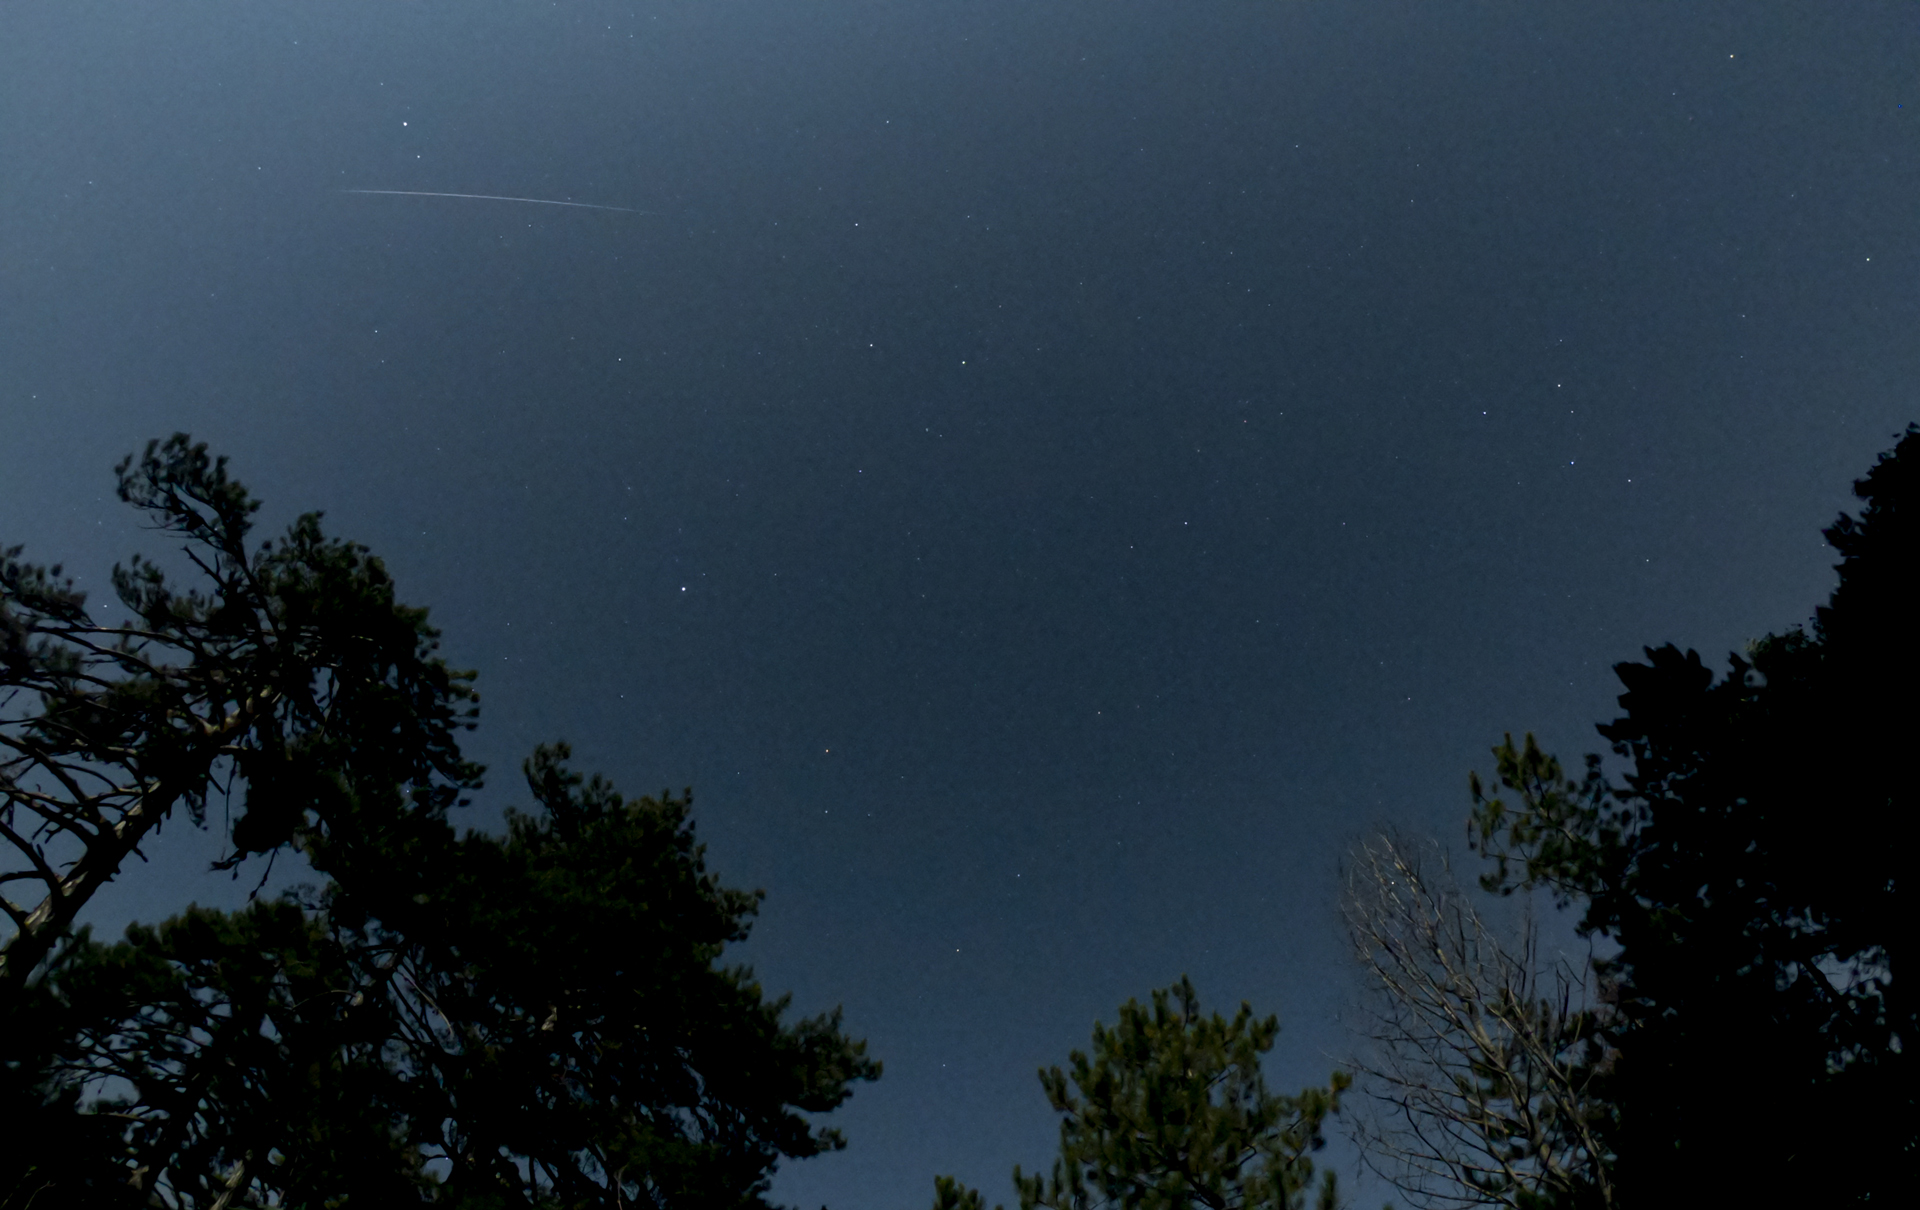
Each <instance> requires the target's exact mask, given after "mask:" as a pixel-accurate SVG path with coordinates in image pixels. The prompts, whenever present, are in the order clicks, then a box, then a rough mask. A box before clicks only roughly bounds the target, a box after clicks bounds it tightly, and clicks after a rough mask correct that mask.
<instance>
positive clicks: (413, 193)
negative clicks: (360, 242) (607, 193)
mask: <svg viewBox="0 0 1920 1210" xmlns="http://www.w3.org/2000/svg"><path fill="white" fill-rule="evenodd" d="M340 192H342V193H379V194H384V195H386V196H388V197H464V198H472V199H473V200H475V201H480V202H531V203H533V204H534V205H536V206H572V207H574V208H576V209H579V210H618V211H620V212H621V213H622V214H646V213H648V212H647V211H645V210H635V209H633V208H632V207H631V206H594V205H590V204H588V203H586V202H556V201H554V200H553V199H552V198H545V197H501V196H499V195H498V194H493V193H428V192H426V191H424V190H420V189H342V190H341V191H340Z"/></svg>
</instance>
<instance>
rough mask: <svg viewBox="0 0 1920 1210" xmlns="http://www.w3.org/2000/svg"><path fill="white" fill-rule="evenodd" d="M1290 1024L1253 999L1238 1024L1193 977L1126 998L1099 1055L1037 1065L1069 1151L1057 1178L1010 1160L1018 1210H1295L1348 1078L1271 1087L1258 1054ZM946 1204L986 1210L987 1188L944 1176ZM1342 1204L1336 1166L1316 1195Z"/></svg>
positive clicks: (1099, 1032) (953, 1209)
mask: <svg viewBox="0 0 1920 1210" xmlns="http://www.w3.org/2000/svg"><path fill="white" fill-rule="evenodd" d="M1279 1031H1280V1022H1279V1019H1278V1018H1276V1017H1266V1018H1264V1019H1261V1020H1256V1019H1255V1018H1254V1016H1253V1010H1252V1008H1250V1007H1249V1006H1247V1005H1245V1004H1242V1005H1241V1006H1240V1011H1239V1012H1237V1013H1236V1014H1234V1017H1233V1019H1232V1020H1228V1019H1226V1018H1225V1017H1222V1016H1221V1015H1220V1014H1218V1013H1214V1014H1212V1015H1211V1016H1205V1015H1202V1013H1201V1011H1200V1003H1199V996H1198V995H1197V994H1196V993H1195V991H1194V989H1193V984H1192V983H1191V982H1189V981H1188V980H1186V979H1184V978H1183V979H1181V981H1180V982H1179V983H1178V984H1176V985H1175V986H1173V987H1171V988H1167V989H1164V990H1160V991H1156V992H1154V993H1153V995H1152V1004H1151V1006H1148V1005H1143V1004H1141V1003H1140V1002H1139V1001H1137V1000H1129V1001H1127V1003H1126V1004H1124V1005H1122V1006H1121V1008H1120V1020H1119V1022H1118V1023H1117V1024H1116V1025H1114V1026H1113V1027H1112V1028H1108V1027H1107V1026H1104V1025H1099V1024H1096V1025H1095V1026H1094V1030H1093V1052H1092V1054H1090V1055H1089V1054H1087V1053H1085V1052H1082V1051H1074V1052H1073V1053H1072V1055H1071V1057H1070V1060H1069V1067H1070V1072H1069V1071H1062V1070H1061V1069H1060V1068H1058V1067H1051V1068H1046V1069H1044V1070H1042V1071H1041V1073H1040V1084H1041V1087H1042V1088H1044V1089H1045V1090H1046V1094H1047V1100H1048V1102H1049V1103H1051V1104H1052V1106H1053V1108H1054V1111H1055V1112H1057V1113H1059V1114H1060V1115H1061V1122H1060V1154H1059V1158H1058V1159H1056V1160H1055V1161H1054V1163H1053V1168H1052V1171H1051V1172H1050V1173H1048V1174H1046V1175H1044V1176H1043V1175H1041V1174H1040V1173H1033V1174H1031V1175H1028V1174H1026V1173H1023V1172H1022V1171H1021V1170H1020V1169H1019V1168H1018V1167H1015V1168H1014V1170H1013V1183H1014V1187H1015V1189H1016V1190H1017V1191H1018V1194H1019V1198H1020V1207H1021V1210H1038V1208H1042V1207H1044V1208H1045V1210H1097V1208H1100V1207H1125V1208H1126V1210H1198V1208H1199V1207H1207V1208H1209V1210H1296V1208H1298V1207H1300V1206H1302V1205H1304V1204H1305V1201H1306V1197H1307V1193H1308V1191H1309V1189H1311V1188H1312V1187H1313V1170H1314V1165H1313V1160H1312V1158H1311V1153H1312V1152H1314V1151H1316V1150H1318V1149H1319V1148H1320V1147H1321V1146H1322V1145H1323V1144H1324V1142H1325V1137H1324V1135H1323V1133H1322V1128H1323V1126H1324V1125H1325V1122H1326V1119H1327V1116H1328V1115H1329V1114H1331V1113H1334V1112H1336V1111H1337V1109H1338V1106H1339V1098H1340V1093H1341V1092H1342V1091H1343V1090H1344V1089H1345V1088H1346V1087H1347V1084H1348V1079H1347V1077H1346V1076H1345V1075H1343V1074H1341V1073H1338V1072H1336V1073H1334V1075H1333V1077H1332V1079H1331V1080H1330V1081H1329V1083H1328V1085H1327V1086H1326V1087H1324V1088H1308V1089H1305V1090H1303V1091H1302V1092H1300V1093H1299V1094H1298V1095H1295V1096H1287V1095H1284V1094H1279V1093H1275V1092H1272V1091H1271V1090H1269V1089H1268V1087H1267V1083H1266V1077H1265V1076H1264V1075H1263V1074H1262V1072H1261V1068H1260V1063H1261V1058H1262V1056H1264V1055H1265V1054H1266V1053H1267V1052H1268V1051H1269V1050H1271V1049H1272V1048H1273V1044H1274V1039H1275V1038H1276V1037H1277V1036H1278V1034H1279ZM934 1190H935V1201H934V1206H935V1210H983V1208H984V1202H983V1201H982V1199H981V1197H980V1194H979V1193H978V1192H977V1191H976V1190H972V1189H968V1188H966V1187H964V1186H962V1185H961V1184H959V1182H957V1181H955V1180H953V1179H952V1178H951V1177H940V1178H937V1179H936V1180H935V1182H934ZM1337 1204H1338V1198H1337V1197H1336V1194H1335V1185H1334V1177H1333V1173H1332V1172H1327V1173H1324V1174H1323V1179H1322V1180H1321V1182H1320V1184H1319V1186H1318V1191H1317V1197H1316V1205H1317V1206H1319V1207H1320V1208H1321V1210H1333V1207H1335V1206H1336V1205H1337Z"/></svg>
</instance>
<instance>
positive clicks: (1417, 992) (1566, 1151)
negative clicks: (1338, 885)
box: [1345, 833, 1614, 1210]
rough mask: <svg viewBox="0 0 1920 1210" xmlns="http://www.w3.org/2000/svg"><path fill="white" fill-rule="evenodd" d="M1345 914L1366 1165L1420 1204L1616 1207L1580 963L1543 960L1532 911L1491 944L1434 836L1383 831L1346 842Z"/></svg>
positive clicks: (1588, 989)
mask: <svg viewBox="0 0 1920 1210" xmlns="http://www.w3.org/2000/svg"><path fill="white" fill-rule="evenodd" d="M1345 914H1346V919H1347V926H1348V930H1349V933H1350V935H1351V938H1352V941H1353V945H1354V950H1355V954H1356V956H1357V957H1358V959H1359V961H1360V963H1361V966H1362V968H1363V969H1364V971H1365V973H1366V977H1367V982H1368V984H1369V985H1370V986H1369V988H1368V992H1367V995H1366V1000H1365V1005H1366V1010H1365V1013H1364V1021H1365V1024H1364V1025H1363V1027H1362V1032H1363V1035H1364V1037H1365V1039H1366V1041H1367V1043H1368V1044H1369V1045H1368V1051H1369V1053H1367V1054H1365V1055H1363V1056H1361V1057H1360V1058H1359V1060H1358V1061H1357V1062H1356V1063H1355V1066H1356V1068H1357V1069H1358V1070H1359V1072H1360V1076H1361V1080H1360V1086H1361V1089H1362V1090H1363V1091H1364V1092H1366V1093H1367V1094H1368V1096H1367V1097H1366V1098H1365V1100H1366V1101H1367V1103H1368V1104H1367V1105H1366V1106H1363V1107H1362V1108H1361V1110H1360V1112H1359V1113H1358V1114H1357V1115H1356V1126H1355V1133H1356V1134H1357V1135H1358V1137H1359V1141H1360V1143H1361V1145H1362V1149H1363V1154H1364V1155H1365V1157H1366V1162H1367V1164H1368V1166H1369V1167H1371V1168H1372V1169H1373V1170H1374V1171H1376V1172H1378V1173H1379V1174H1380V1175H1381V1176H1382V1177H1383V1178H1385V1179H1386V1180H1387V1181H1389V1182H1390V1183H1391V1184H1392V1185H1393V1186H1394V1187H1395V1188H1397V1189H1398V1190H1400V1192H1401V1193H1403V1194H1404V1195H1405V1196H1406V1197H1407V1198H1408V1200H1409V1201H1411V1202H1412V1203H1413V1204H1414V1205H1416V1206H1419V1207H1422V1208H1423V1210H1425V1208H1450V1207H1463V1206H1476V1205H1495V1206H1511V1207H1515V1208H1516V1210H1530V1208H1532V1207H1539V1206H1576V1207H1608V1206H1612V1205H1613V1204H1614V1201H1613V1190H1612V1185H1611V1182H1610V1180H1609V1173H1608V1168H1609V1161H1610V1158H1611V1156H1610V1153H1609V1151H1608V1149H1607V1147H1606V1145H1605V1142H1604V1137H1603V1132H1604V1129H1605V1125H1606V1116H1607V1114H1608V1113H1609V1110H1608V1108H1607V1106H1606V1104H1605V1102H1604V1101H1602V1100H1600V1099H1599V1098H1598V1097H1596V1096H1595V1095H1594V1094H1595V1081H1596V1079H1597V1078H1599V1077H1601V1076H1603V1075H1604V1073H1605V1066H1606V1061H1607V1057H1608V1056H1607V1052H1606V1050H1605V1048H1604V1046H1603V1044H1602V1043H1601V1041H1600V1039H1599V1036H1598V1033H1597V1027H1598V1025H1599V1024H1600V1017H1599V1013H1600V1012H1602V1011H1603V1005H1601V1003H1600V997H1598V996H1597V995H1596V994H1595V984H1594V979H1593V963H1592V961H1591V959H1590V958H1589V959H1588V960H1586V961H1584V962H1582V963H1580V964H1578V965H1575V964H1571V963H1567V962H1564V961H1562V962H1556V963H1551V964H1543V962H1542V960H1541V955H1540V946H1539V932H1538V928H1537V926H1536V924H1535V922H1534V921H1533V919H1532V917H1531V915H1530V914H1529V915H1528V916H1526V917H1525V918H1524V919H1523V920H1522V921H1520V922H1519V924H1518V926H1517V927H1516V928H1514V929H1513V930H1511V931H1510V935H1509V937H1508V938H1507V939H1505V940H1503V938H1502V935H1501V930H1500V929H1499V928H1497V927H1495V925H1494V924H1493V923H1492V922H1489V921H1488V920H1487V919H1485V918H1484V917H1482V916H1481V914H1480V913H1479V911H1478V910H1476V908H1475V906H1474V904H1473V901H1472V899H1471V898H1470V897H1469V896H1468V895H1467V894H1465V893H1463V892H1462V891H1461V889H1460V887H1459V885H1458V884H1457V883H1456V882H1455V881H1454V879H1453V876H1452V871H1451V869H1450V867H1449V863H1448V861H1447V857H1446V854H1445V852H1444V851H1443V850H1442V849H1441V848H1440V846H1439V845H1437V844H1435V843H1432V842H1430V841H1429V842H1409V841H1407V840H1405V839H1402V838H1399V837H1396V836H1393V835H1391V834H1387V833H1381V834H1378V835H1376V836H1374V837H1373V838H1372V839H1370V840H1368V841H1367V842H1365V843H1363V844H1362V845H1360V846H1359V847H1358V848H1357V849H1356V850H1355V852H1354V854H1353V858H1352V860H1351V861H1350V863H1349V866H1348V870H1347V886H1346V896H1345Z"/></svg>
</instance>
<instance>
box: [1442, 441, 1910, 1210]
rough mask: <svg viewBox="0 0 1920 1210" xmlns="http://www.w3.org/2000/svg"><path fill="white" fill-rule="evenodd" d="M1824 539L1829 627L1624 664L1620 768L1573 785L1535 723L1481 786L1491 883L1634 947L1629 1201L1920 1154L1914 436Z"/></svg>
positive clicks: (1791, 1193) (1626, 1074)
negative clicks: (1738, 647)
mask: <svg viewBox="0 0 1920 1210" xmlns="http://www.w3.org/2000/svg"><path fill="white" fill-rule="evenodd" d="M1855 490H1856V493H1857V494H1858V495H1859V496H1860V498H1861V499H1862V500H1863V501H1865V507H1864V508H1862V510H1861V511H1860V514H1859V516H1858V517H1857V518H1856V517H1842V518H1841V519H1840V520H1839V521H1838V522H1837V523H1836V524H1835V525H1834V526H1833V527H1832V528H1830V529H1828V530H1827V531H1826V532H1827V537H1828V539H1829V540H1830V541H1831V542H1832V543H1833V545H1834V546H1835V547H1836V548H1837V549H1838V550H1839V551H1840V554H1841V556H1842V558H1841V562H1840V563H1839V565H1838V567H1837V570H1838V571H1839V576H1840V583H1839V587H1838V588H1837V589H1836V590H1835V591H1834V594H1833V597H1832V599H1831V601H1830V603H1829V604H1828V605H1827V606H1826V607H1824V608H1822V609H1821V610H1819V612H1818V614H1817V615H1816V617H1815V619H1814V623H1813V626H1812V628H1811V631H1810V632H1808V631H1801V630H1795V631H1791V632H1788V633H1786V634H1782V635H1775V636H1770V637H1768V638H1766V639H1763V640H1761V641H1759V642H1757V643H1755V644H1753V645H1752V646H1751V647H1750V649H1749V650H1748V652H1747V654H1746V655H1745V656H1744V657H1741V656H1735V657H1733V658H1732V660H1731V667H1730V669H1729V671H1728V672H1727V673H1726V674H1725V675H1724V676H1716V675H1715V674H1714V673H1713V672H1712V671H1711V670H1710V669H1709V668H1707V667H1706V665H1705V664H1703V663H1702V661H1701V659H1700V657H1699V656H1698V655H1697V654H1696V653H1693V652H1686V653H1684V654H1683V653H1682V652H1680V651H1678V650H1676V649H1675V648H1673V647H1670V646H1669V647H1663V648H1659V649H1649V650H1648V651H1647V660H1646V662H1645V663H1641V664H1623V665H1621V666H1620V667H1619V669H1618V672H1619V674H1620V678H1621V681H1622V682H1623V684H1624V685H1625V687H1626V690H1627V691H1626V693H1625V694H1623V695H1622V696H1621V698H1620V703H1621V707H1622V710H1623V714H1622V716H1621V717H1620V718H1618V719H1616V720H1615V721H1614V722H1612V723H1610V724H1608V725H1606V726H1603V727H1601V728H1600V731H1601V734H1602V735H1603V736H1604V737H1605V738H1606V739H1608V740H1609V741H1611V742H1612V745H1613V750H1614V752H1615V753H1616V754H1617V755H1618V756H1620V757H1622V758H1624V760H1625V761H1626V762H1627V772H1626V774H1625V776H1624V777H1623V778H1622V779H1620V780H1619V781H1618V782H1613V781H1610V780H1608V779H1607V778H1606V777H1604V776H1603V775H1602V771H1601V766H1600V762H1599V758H1597V757H1596V758H1590V762H1589V768H1588V772H1587V775H1586V776H1585V778H1583V779H1582V780H1581V781H1579V782H1575V781H1573V780H1571V779H1569V778H1567V777H1566V776H1564V775H1563V774H1562V772H1561V770H1560V768H1559V766H1558V765H1557V764H1556V763H1554V762H1553V761H1552V760H1551V759H1550V758H1548V757H1546V756H1545V755H1544V754H1542V753H1541V752H1540V751H1539V749H1538V748H1537V747H1535V746H1534V745H1533V743H1532V740H1531V738H1529V739H1528V741H1527V742H1526V744H1525V746H1524V748H1516V747H1515V746H1514V745H1513V743H1512V741H1511V739H1509V740H1508V742H1507V743H1506V744H1505V745H1503V746H1502V747H1501V748H1500V749H1497V750H1496V757H1497V759H1498V761H1499V765H1500V770H1499V773H1500V781H1501V784H1502V786H1503V788H1504V789H1505V790H1507V791H1509V792H1511V793H1513V794H1515V795H1517V798H1518V802H1517V804H1516V805H1515V806H1512V807H1510V806H1509V805H1508V804H1507V803H1505V802H1504V801H1503V800H1501V799H1499V798H1495V797H1491V796H1489V795H1488V794H1487V793H1486V792H1485V791H1484V790H1483V788H1482V787H1481V786H1480V785H1479V783H1478V782H1477V781H1476V783H1475V786H1474V792H1475V797H1476V800H1477V805H1476V809H1475V825H1474V834H1475V839H1476V841H1477V842H1478V843H1479V844H1480V845H1481V846H1483V848H1484V849H1485V851H1486V852H1487V853H1488V854H1489V855H1490V856H1492V857H1493V858H1494V859H1495V863H1496V869H1495V871H1494V873H1492V874H1491V875H1489V878H1488V882H1489V885H1490V886H1494V887H1498V888H1501V889H1508V890H1511V889H1515V888H1519V887H1526V886H1540V885H1544V886H1548V887H1551V888H1553V889H1554V890H1555V891H1556V892H1557V893H1558V894H1559V895H1560V896H1561V897H1562V899H1563V900H1566V901H1577V902H1579V903H1581V904H1583V906H1584V912H1585V915H1584V918H1583V927H1584V928H1585V929H1586V930H1588V931H1589V932H1590V933H1592V934H1596V935H1599V936H1603V937H1605V938H1607V939H1609V940H1610V941H1611V942H1613V943H1614V944H1615V945H1616V946H1617V956H1616V957H1614V958H1613V959H1612V960H1611V961H1610V962H1609V963H1608V964H1607V968H1606V974H1607V975H1608V978H1609V981H1610V985H1611V989H1612V990H1611V995H1610V1000H1611V1005H1610V1010H1611V1018H1612V1023H1611V1026H1610V1030H1609V1035H1610V1037H1609V1040H1610V1042H1611V1044H1612V1046H1613V1047H1614V1048H1615V1052H1616V1053H1615V1057H1614V1060H1613V1065H1612V1070H1611V1072H1610V1074H1609V1076H1608V1078H1607V1081H1606V1089H1607V1093H1608V1095H1609V1096H1610V1097H1611V1099H1612V1100H1613V1102H1614V1104H1615V1106H1616V1108H1617V1110H1618V1114H1619V1118H1618V1124H1617V1128H1616V1131H1615V1138H1614V1140H1613V1142H1614V1149H1615V1152H1616V1154H1617V1157H1618V1158H1617V1166H1618V1185H1619V1190H1620V1199H1621V1201H1622V1202H1623V1203H1624V1204H1627V1205H1636V1204H1649V1205H1651V1204H1661V1203H1663V1202H1667V1201H1678V1200H1680V1199H1681V1198H1699V1197H1707V1196H1711V1197H1712V1198H1714V1199H1716V1200H1727V1201H1731V1202H1735V1203H1743V1202H1744V1203H1749V1204H1752V1203H1759V1204H1775V1203H1794V1202H1798V1203H1800V1204H1832V1203H1834V1202H1839V1201H1867V1200H1871V1201H1875V1202H1881V1201H1885V1202H1889V1203H1891V1202H1894V1201H1896V1200H1898V1199H1901V1198H1903V1197H1905V1196H1910V1193H1911V1190H1912V1189H1913V1188H1915V1187H1916V1182H1917V1179H1920V1173H1916V1159H1920V1155H1917V1154H1916V1147H1917V1146H1920V1112H1916V1106H1915V1103H1914V1085H1913V1072H1912V1064H1911V1063H1910V1061H1909V1060H1908V1058H1907V1056H1906V1054H1905V1051H1906V1049H1907V1048H1910V1047H1911V1046H1912V1045H1913V1044H1914V1041H1915V1038H1916V1034H1915V1024H1916V1022H1915V1016H1914V1013H1915V1006H1914V998H1913V995H1912V991H1911V989H1910V988H1908V987H1907V986H1906V985H1905V984H1904V983H1902V982H1901V981H1900V979H1899V978H1898V971H1899V968H1900V965H1901V963H1902V961H1903V958H1902V955H1903V954H1904V952H1905V947H1906V945H1907V944H1908V940H1909V936H1910V932H1911V929H1912V924H1911V918H1910V917H1908V916H1907V915H1906V914H1905V912H1906V911H1907V910H1910V909H1903V908H1902V907H1901V902H1902V900H1901V896H1900V891H1901V881H1902V879H1903V877H1904V872H1903V870H1904V865H1905V863H1906V858H1905V854H1904V847H1905V842H1901V841H1900V840H1899V839H1898V838H1899V836H1900V835H1901V834H1902V829H1903V827H1904V826H1906V825H1902V824H1901V823H1900V820H1902V819H1906V818H1909V817H1910V816H1911V815H1912V814H1913V809H1914V795H1913V774H1912V755H1911V754H1912V751H1913V748H1912V745H1913V743H1914V736H1915V735H1916V734H1920V709H1916V705H1915V697H1914V692H1913V686H1914V685H1915V683H1916V677H1917V676H1920V656H1917V654H1916V647H1915V639H1914V633H1913V629H1914V626H1913V624H1914V620H1915V619H1916V618H1917V617H1920V429H1909V430H1908V433H1907V435H1906V436H1905V437H1904V438H1903V439H1902V440H1901V441H1900V443H1899V444H1898V446H1896V447H1895V449H1894V450H1893V451H1892V452H1890V453H1889V454H1887V455H1884V456H1883V457H1882V458H1881V460H1880V462H1879V464H1878V465H1877V466H1875V467H1874V469H1873V470H1872V471H1871V472H1870V473H1869V474H1868V475H1867V476H1866V478H1864V479H1862V480H1861V481H1860V482H1859V483H1858V484H1856V486H1855Z"/></svg>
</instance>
